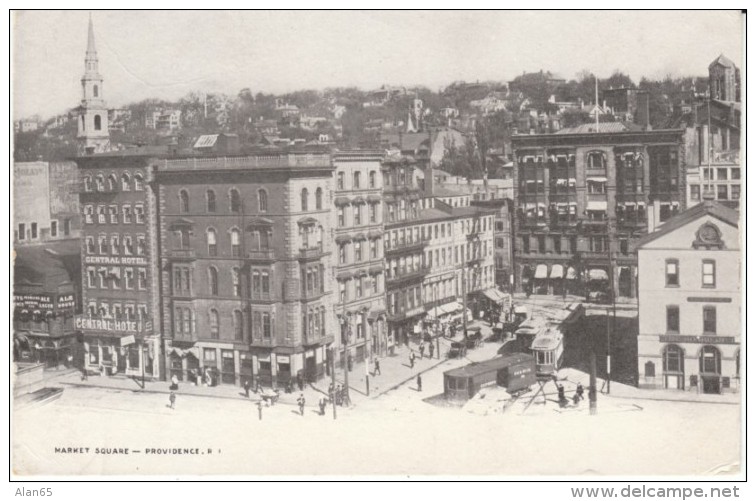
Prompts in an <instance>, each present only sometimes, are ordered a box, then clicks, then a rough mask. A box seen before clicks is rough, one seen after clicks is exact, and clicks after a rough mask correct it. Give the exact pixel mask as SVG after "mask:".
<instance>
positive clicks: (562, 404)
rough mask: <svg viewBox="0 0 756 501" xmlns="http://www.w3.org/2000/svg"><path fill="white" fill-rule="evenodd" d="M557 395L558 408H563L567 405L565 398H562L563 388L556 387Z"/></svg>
mask: <svg viewBox="0 0 756 501" xmlns="http://www.w3.org/2000/svg"><path fill="white" fill-rule="evenodd" d="M557 395H558V398H559V407H564V406H565V404H566V403H567V398H566V397H565V396H564V386H562V385H561V384H560V385H557Z"/></svg>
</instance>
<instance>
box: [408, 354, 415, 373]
mask: <svg viewBox="0 0 756 501" xmlns="http://www.w3.org/2000/svg"><path fill="white" fill-rule="evenodd" d="M409 363H410V369H414V368H415V352H414V351H410V355H409Z"/></svg>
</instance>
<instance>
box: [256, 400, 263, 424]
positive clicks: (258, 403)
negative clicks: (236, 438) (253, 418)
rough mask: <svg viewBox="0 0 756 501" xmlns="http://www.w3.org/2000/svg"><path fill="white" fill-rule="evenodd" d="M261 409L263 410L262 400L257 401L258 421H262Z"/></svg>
mask: <svg viewBox="0 0 756 501" xmlns="http://www.w3.org/2000/svg"><path fill="white" fill-rule="evenodd" d="M262 409H263V404H262V400H258V401H257V418H258V419H259V420H260V421H262Z"/></svg>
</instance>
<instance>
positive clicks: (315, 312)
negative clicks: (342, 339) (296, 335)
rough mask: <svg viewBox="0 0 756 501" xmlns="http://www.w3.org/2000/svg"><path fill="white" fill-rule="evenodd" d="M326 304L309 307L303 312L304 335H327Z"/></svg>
mask: <svg viewBox="0 0 756 501" xmlns="http://www.w3.org/2000/svg"><path fill="white" fill-rule="evenodd" d="M325 329H326V309H325V306H320V307H317V306H315V307H312V308H308V309H307V311H306V312H303V313H302V337H303V338H307V336H308V335H309V336H325V334H326V330H325Z"/></svg>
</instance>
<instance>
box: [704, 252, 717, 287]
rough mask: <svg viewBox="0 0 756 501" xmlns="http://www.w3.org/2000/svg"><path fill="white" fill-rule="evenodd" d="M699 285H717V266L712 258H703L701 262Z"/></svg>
mask: <svg viewBox="0 0 756 501" xmlns="http://www.w3.org/2000/svg"><path fill="white" fill-rule="evenodd" d="M702 265H703V266H702V270H701V271H702V282H701V286H702V287H706V288H711V289H713V288H714V287H716V286H717V267H716V261H714V260H713V259H704V260H703V263H702Z"/></svg>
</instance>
